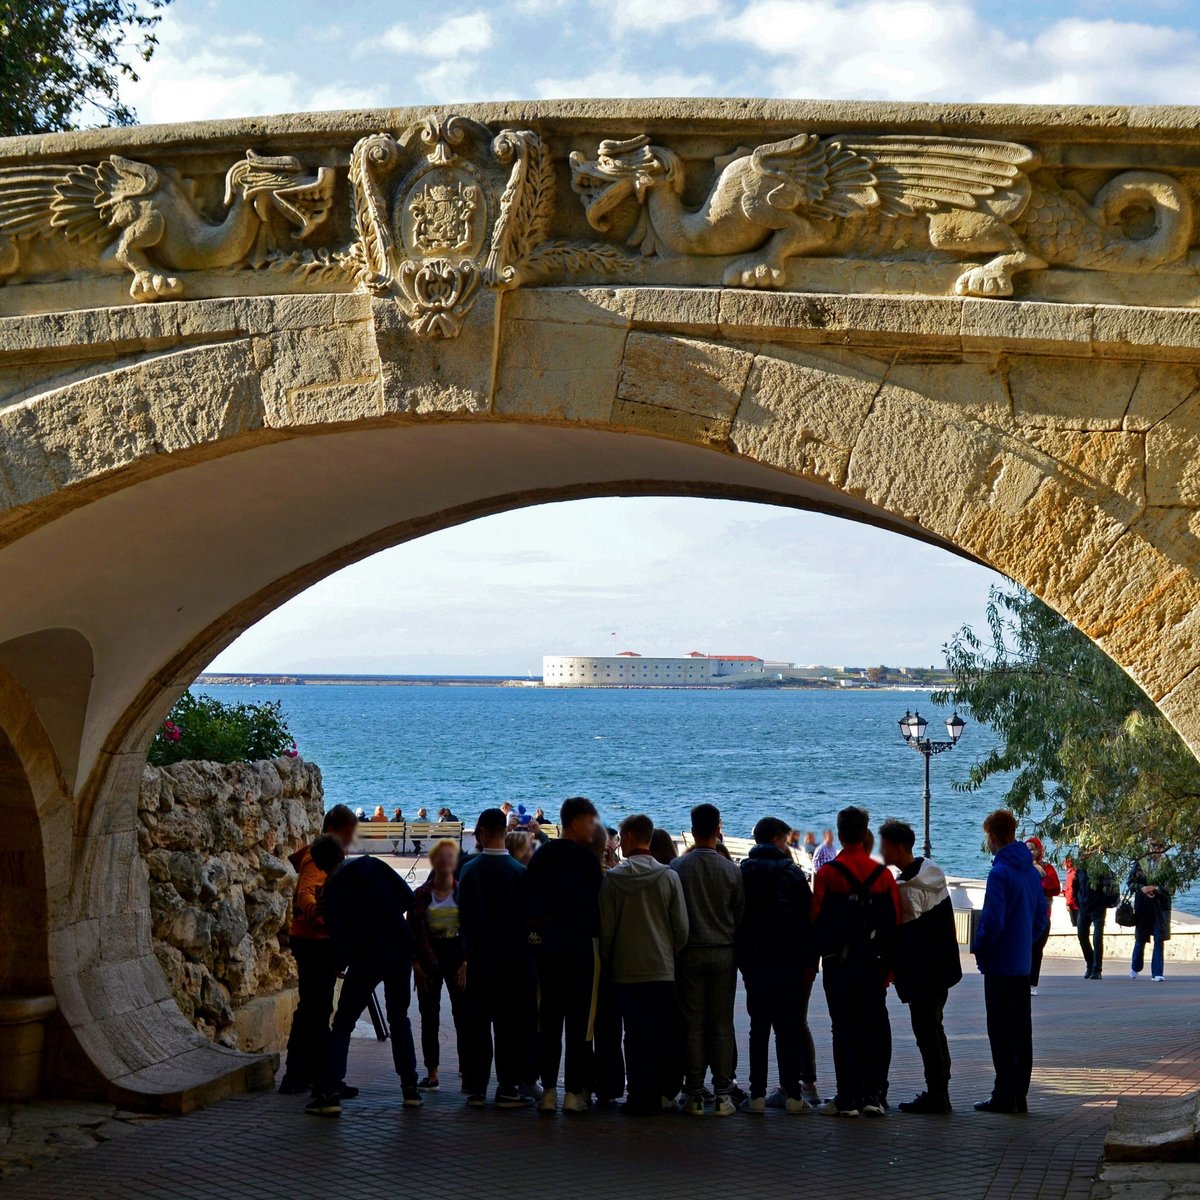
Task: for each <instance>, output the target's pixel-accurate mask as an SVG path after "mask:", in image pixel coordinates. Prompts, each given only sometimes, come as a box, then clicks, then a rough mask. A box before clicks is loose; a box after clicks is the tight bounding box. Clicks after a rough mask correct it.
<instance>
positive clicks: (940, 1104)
mask: <svg viewBox="0 0 1200 1200" xmlns="http://www.w3.org/2000/svg"><path fill="white" fill-rule="evenodd" d="M899 1107H900V1111H901V1112H902V1113H923V1114H925V1115H928V1116H939V1117H944V1116H946V1115H947V1114H948V1113H950V1112H951V1111H952V1109H951V1107H950V1098H949V1096H931V1095H930V1094H929V1093H928V1092H922V1093H921V1094H920V1095H919V1096H918V1097H917V1098H916V1099H915V1100H908V1101H906V1102H905V1103H903V1104H901V1105H900V1106H899Z"/></svg>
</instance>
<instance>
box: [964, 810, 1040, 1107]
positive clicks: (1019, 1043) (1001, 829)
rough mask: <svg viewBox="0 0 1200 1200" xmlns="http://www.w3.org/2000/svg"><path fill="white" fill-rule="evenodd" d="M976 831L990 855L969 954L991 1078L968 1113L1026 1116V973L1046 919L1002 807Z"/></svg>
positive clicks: (1025, 851) (1026, 858)
mask: <svg viewBox="0 0 1200 1200" xmlns="http://www.w3.org/2000/svg"><path fill="white" fill-rule="evenodd" d="M983 831H984V833H985V834H986V835H987V843H988V850H989V852H990V853H991V854H993V855H994V856H995V857H994V859H993V862H992V868H991V870H990V871H989V872H988V877H987V888H986V890H985V891H984V896H983V911H982V912H981V913H980V914H979V925H978V927H977V928H976V931H975V944H974V945H973V946H972V948H971V952H972V953H973V954H974V955H975V961H976V963H977V964H978V966H979V970H980V971H981V972H982V973H983V997H984V1003H985V1005H986V1007H987V1033H988V1041H989V1042H990V1043H991V1048H992V1065H993V1066H994V1067H995V1070H996V1080H995V1083H994V1084H993V1086H992V1094H991V1096H989V1097H988V1099H986V1100H980V1101H979V1102H978V1103H977V1104H976V1105H975V1108H976V1109H977V1110H978V1111H979V1112H994V1113H1024V1112H1028V1111H1029V1103H1028V1097H1029V1079H1030V1076H1031V1074H1032V1073H1033V1015H1032V1006H1031V1005H1030V1001H1029V971H1030V968H1031V966H1032V963H1033V944H1034V942H1036V941H1037V939H1038V938H1039V937H1041V935H1042V930H1043V929H1045V927H1046V924H1047V921H1048V917H1047V915H1046V898H1045V894H1044V893H1043V891H1042V879H1041V876H1040V875H1039V874H1038V873H1037V872H1036V871H1035V870H1034V869H1033V855H1032V854H1030V852H1029V847H1028V846H1026V845H1025V843H1024V842H1018V841H1017V840H1016V836H1017V819H1016V817H1014V816H1013V815H1012V813H1011V812H1009V811H1008V809H1006V808H998V809H997V810H996V811H995V812H993V813H990V814H989V815H988V816H987V818H986V819H985V820H984V822H983Z"/></svg>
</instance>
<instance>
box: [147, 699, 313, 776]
mask: <svg viewBox="0 0 1200 1200" xmlns="http://www.w3.org/2000/svg"><path fill="white" fill-rule="evenodd" d="M280 755H286V756H288V757H289V758H295V757H296V742H295V739H294V738H293V737H292V733H291V730H290V729H288V725H287V721H286V720H285V719H284V716H283V705H282V704H281V702H280V701H278V700H274V701H271V700H268V701H264V702H263V703H261V704H227V703H225V702H224V701H222V700H216V699H214V698H213V697H212V696H198V695H195V694H194V693H192V692H185V693H184V694H183V695H182V696H181V697H180V698H179V700H178V701H177V702H176V704H175V707H174V708H172V709H171V712H170V714H169V715H168V716H167V719H166V720H165V721H164V722H163V723H162V726H161V728H160V729H159V730H158V732H157V733H156V734H155V735H154V741H152V742H151V743H150V751H149V753H148V754H147V755H146V760H147V761H148V762H149V763H150V764H151V765H153V766H156V767H163V766H166V765H167V764H168V763H174V762H182V761H184V760H185V759H192V760H197V759H198V760H201V761H204V762H219V763H231V762H257V761H258V760H259V759H261V758H278V757H279V756H280Z"/></svg>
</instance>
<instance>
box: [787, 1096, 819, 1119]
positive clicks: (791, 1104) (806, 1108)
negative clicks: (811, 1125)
mask: <svg viewBox="0 0 1200 1200" xmlns="http://www.w3.org/2000/svg"><path fill="white" fill-rule="evenodd" d="M812 1110H813V1106H812V1105H811V1104H809V1102H808V1101H807V1100H804V1099H800V1100H789V1101H788V1102H787V1111H788V1115H789V1116H792V1117H798V1116H800V1115H801V1114H802V1113H810V1112H812Z"/></svg>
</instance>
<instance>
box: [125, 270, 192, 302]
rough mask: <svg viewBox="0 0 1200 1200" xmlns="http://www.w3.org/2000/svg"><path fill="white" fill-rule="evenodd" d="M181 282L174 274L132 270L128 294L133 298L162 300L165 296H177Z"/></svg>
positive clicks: (179, 292) (181, 286) (180, 288)
mask: <svg viewBox="0 0 1200 1200" xmlns="http://www.w3.org/2000/svg"><path fill="white" fill-rule="evenodd" d="M182 291H183V284H182V283H180V282H179V280H178V279H176V278H175V276H174V275H155V274H154V272H153V271H136V272H134V276H133V282H132V283H131V284H130V285H129V294H130V295H131V296H132V297H133V298H134V299H135V300H162V299H164V298H165V297H167V296H178V295H180V294H181V293H182Z"/></svg>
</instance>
